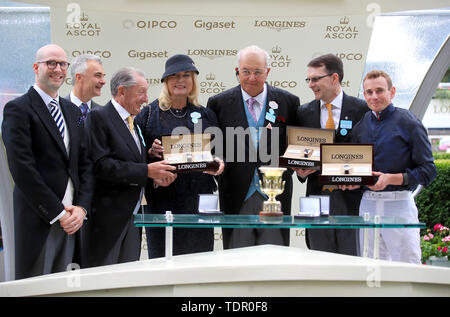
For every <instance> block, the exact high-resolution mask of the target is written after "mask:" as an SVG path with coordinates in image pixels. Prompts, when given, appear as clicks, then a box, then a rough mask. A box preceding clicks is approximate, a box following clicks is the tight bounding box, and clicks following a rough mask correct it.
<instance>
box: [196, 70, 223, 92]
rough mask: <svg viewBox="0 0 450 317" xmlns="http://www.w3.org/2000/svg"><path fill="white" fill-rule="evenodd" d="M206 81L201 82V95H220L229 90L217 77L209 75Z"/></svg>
mask: <svg viewBox="0 0 450 317" xmlns="http://www.w3.org/2000/svg"><path fill="white" fill-rule="evenodd" d="M205 78H206V80H204V81H201V82H200V93H201V94H218V93H221V92H222V91H225V90H227V86H225V84H224V83H223V82H222V81H216V75H214V74H213V73H209V74H207V75H206V77H205Z"/></svg>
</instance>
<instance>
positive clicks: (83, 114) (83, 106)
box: [80, 102, 89, 121]
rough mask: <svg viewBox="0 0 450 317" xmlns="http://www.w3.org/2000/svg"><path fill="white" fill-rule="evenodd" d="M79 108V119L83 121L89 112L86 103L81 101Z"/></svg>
mask: <svg viewBox="0 0 450 317" xmlns="http://www.w3.org/2000/svg"><path fill="white" fill-rule="evenodd" d="M80 110H81V117H80V119H81V121H84V120H86V117H87V114H88V112H89V107H88V105H87V104H86V103H84V102H83V103H82V104H81V106H80Z"/></svg>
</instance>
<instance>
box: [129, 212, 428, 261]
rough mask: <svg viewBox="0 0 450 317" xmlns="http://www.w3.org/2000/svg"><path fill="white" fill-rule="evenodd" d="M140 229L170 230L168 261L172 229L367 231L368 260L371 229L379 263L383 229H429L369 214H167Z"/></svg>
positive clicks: (138, 219) (141, 219)
mask: <svg viewBox="0 0 450 317" xmlns="http://www.w3.org/2000/svg"><path fill="white" fill-rule="evenodd" d="M134 224H135V226H137V227H165V228H166V258H167V259H170V258H171V257H172V242H173V237H172V233H173V231H172V229H173V228H176V227H191V228H211V227H222V228H286V229H289V228H338V229H357V228H359V229H364V230H363V241H364V248H363V256H365V257H367V256H368V229H374V252H373V258H375V259H378V252H379V250H378V249H379V229H380V228H425V223H421V222H416V223H412V222H409V221H407V220H406V219H404V218H400V217H384V216H375V217H371V216H369V215H368V214H366V215H364V217H360V216H327V217H317V218H299V217H297V216H283V217H282V219H281V220H280V221H261V220H260V217H259V215H200V214H196V215H193V214H183V215H174V214H172V213H170V212H169V211H168V212H167V213H166V214H137V215H135V218H134Z"/></svg>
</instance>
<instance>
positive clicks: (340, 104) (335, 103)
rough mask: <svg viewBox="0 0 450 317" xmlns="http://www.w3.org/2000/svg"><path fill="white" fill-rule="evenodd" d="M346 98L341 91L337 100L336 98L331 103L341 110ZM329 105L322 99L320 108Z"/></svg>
mask: <svg viewBox="0 0 450 317" xmlns="http://www.w3.org/2000/svg"><path fill="white" fill-rule="evenodd" d="M343 98H344V92H343V91H342V89H341V92H340V93H339V94H338V95H337V96H336V98H334V99H333V100H332V101H331V102H330V103H331V104H332V105H333V106H334V107H336V108H338V109H341V108H342V99H343ZM326 104H327V103H326V102H325V101H323V100H322V99H320V106H321V107H322V106H324V105H326Z"/></svg>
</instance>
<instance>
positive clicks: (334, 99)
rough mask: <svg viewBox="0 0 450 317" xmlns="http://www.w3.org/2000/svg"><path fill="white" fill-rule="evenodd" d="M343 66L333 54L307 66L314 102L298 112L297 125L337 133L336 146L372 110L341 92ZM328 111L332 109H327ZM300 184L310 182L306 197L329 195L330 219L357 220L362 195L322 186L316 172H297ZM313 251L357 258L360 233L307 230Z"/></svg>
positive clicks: (318, 58)
mask: <svg viewBox="0 0 450 317" xmlns="http://www.w3.org/2000/svg"><path fill="white" fill-rule="evenodd" d="M343 68H344V67H343V63H342V61H341V59H340V58H338V57H336V56H335V55H333V54H327V55H323V56H319V57H317V58H315V59H313V60H312V61H310V62H309V63H308V69H307V78H306V82H307V83H308V85H309V88H311V90H312V91H313V93H314V96H315V100H313V101H311V102H309V103H307V104H305V105H302V106H301V107H300V108H298V110H297V125H299V126H304V127H310V128H322V129H324V128H327V129H335V130H336V137H335V142H336V143H348V142H350V140H351V135H352V131H353V127H354V126H355V125H356V123H358V122H359V120H361V118H362V117H363V115H364V113H366V112H367V111H368V110H369V108H368V107H367V104H366V102H365V101H364V100H361V99H358V98H355V97H351V96H348V95H347V94H345V93H344V92H343V91H342V89H341V82H342V79H343V78H344V69H343ZM328 107H329V109H328ZM294 170H295V171H296V172H297V175H298V178H299V180H300V181H301V182H305V181H306V179H307V180H308V185H307V187H306V195H307V196H309V195H329V196H330V215H348V216H352V215H353V216H358V214H359V203H360V201H361V195H362V193H361V191H342V190H339V189H337V187H332V186H326V187H324V186H323V185H321V184H320V183H319V172H317V171H316V170H307V169H294ZM306 242H307V245H308V247H309V248H310V249H313V250H319V251H327V252H334V253H341V254H348V255H357V231H356V230H353V229H307V230H306Z"/></svg>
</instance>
